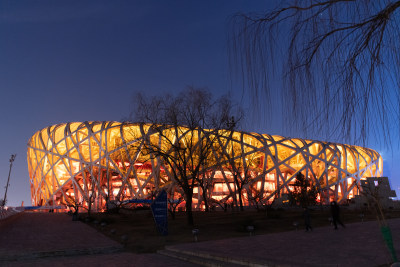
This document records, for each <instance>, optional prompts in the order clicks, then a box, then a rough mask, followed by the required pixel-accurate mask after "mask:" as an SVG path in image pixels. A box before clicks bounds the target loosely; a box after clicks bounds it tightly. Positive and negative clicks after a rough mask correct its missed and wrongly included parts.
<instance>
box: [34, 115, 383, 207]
mask: <svg viewBox="0 0 400 267" xmlns="http://www.w3.org/2000/svg"><path fill="white" fill-rule="evenodd" d="M151 129H152V127H151V125H150V124H135V123H120V122H72V123H64V124H57V125H53V126H50V127H47V128H44V129H42V130H40V131H38V132H36V133H35V134H34V135H33V136H32V137H31V139H30V140H29V142H28V151H27V161H28V168H29V175H30V185H31V198H32V204H33V205H39V206H54V205H71V203H75V204H76V203H78V204H79V205H82V206H83V207H88V206H89V205H90V206H91V208H92V209H93V210H97V211H103V210H105V207H106V203H107V202H108V201H110V202H113V201H114V202H115V203H117V202H118V203H123V202H124V201H126V200H129V199H151V198H153V197H154V195H155V194H156V193H157V192H159V191H160V190H161V189H165V190H166V191H167V193H168V198H169V199H179V198H181V197H182V195H183V190H182V188H181V187H180V186H179V185H178V183H177V181H176V179H175V177H176V176H174V173H176V170H175V169H174V165H172V164H167V163H168V162H166V160H165V157H161V156H159V155H154V154H153V155H152V153H153V152H152V150H151V149H148V146H146V144H150V143H151V144H152V145H153V146H165V147H167V148H166V151H168V142H166V141H165V138H166V137H167V136H168V133H167V132H168V131H170V132H172V131H174V133H175V136H177V134H178V132H179V137H178V139H179V140H180V141H179V142H182V145H183V146H185V145H187V146H188V145H189V143H188V142H187V140H186V139H185V138H187V136H189V135H190V136H191V142H192V143H191V144H192V146H193V147H199V146H200V145H201V144H202V143H203V142H204V140H203V139H202V138H200V136H208V137H207V138H209V137H210V136H211V135H212V136H213V138H214V139H213V140H214V141H213V142H214V143H213V145H212V146H210V153H208V154H207V158H206V159H205V160H204V161H202V164H201V169H200V170H199V172H198V173H199V174H198V176H199V179H198V180H199V181H206V182H205V183H201V184H200V183H197V182H194V183H193V184H194V188H193V198H192V207H193V208H194V209H197V210H204V208H205V203H208V205H215V206H221V207H223V206H225V207H226V205H231V204H232V203H236V204H237V201H238V199H241V201H243V205H244V206H251V205H253V204H254V203H256V202H259V203H260V204H265V203H271V202H272V201H273V200H274V199H278V198H280V197H281V196H283V195H285V194H287V193H289V192H290V191H291V190H293V181H294V180H295V178H296V175H297V174H298V173H300V172H301V173H302V174H303V175H304V176H305V177H306V178H307V179H310V181H312V184H313V185H314V186H316V188H317V189H318V199H319V201H321V202H323V203H329V202H330V201H333V200H335V201H338V202H344V201H346V200H347V199H350V198H352V197H354V196H355V195H358V194H359V193H360V192H359V190H360V184H361V180H364V179H365V178H366V177H381V176H382V158H381V156H380V155H379V154H378V153H377V152H376V151H374V150H372V149H368V148H363V147H358V146H350V145H346V144H337V143H330V142H322V141H316V140H303V139H296V138H285V137H282V136H277V135H268V134H258V133H249V132H241V131H235V132H233V131H228V130H218V131H211V130H189V129H187V128H185V127H179V128H178V127H170V128H169V127H165V134H162V135H161V134H160V132H157V131H152V130H151ZM163 133H164V132H163ZM181 137H182V138H181ZM174 140H175V141H176V139H174ZM185 140H186V141H185ZM199 140H201V141H199ZM193 141H194V143H193ZM196 142H197V143H196ZM171 151H172V150H171ZM193 151H194V150H193ZM171 153H173V152H171ZM193 153H194V152H193ZM191 156H193V155H191ZM235 179H236V182H235ZM238 194H240V198H239V196H238ZM181 206H182V207H184V202H182V203H181Z"/></svg>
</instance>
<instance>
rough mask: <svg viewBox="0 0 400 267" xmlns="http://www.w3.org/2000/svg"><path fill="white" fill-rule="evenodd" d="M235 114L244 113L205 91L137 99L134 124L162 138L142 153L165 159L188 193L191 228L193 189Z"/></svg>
mask: <svg viewBox="0 0 400 267" xmlns="http://www.w3.org/2000/svg"><path fill="white" fill-rule="evenodd" d="M235 113H241V111H240V109H239V108H235V107H234V104H233V102H232V101H231V99H230V98H229V96H222V97H221V98H219V99H217V100H213V98H212V94H211V93H210V92H208V91H207V90H205V89H195V88H188V89H187V90H185V91H183V92H181V93H180V94H179V95H178V96H172V95H162V96H156V97H145V96H144V95H143V94H140V93H139V94H137V95H136V96H135V98H134V110H133V112H132V116H131V117H132V120H134V121H135V122H143V123H150V125H151V126H150V129H149V132H152V133H156V136H158V140H154V139H153V140H146V141H145V142H144V143H143V144H142V145H143V147H142V148H141V150H142V151H143V152H142V153H148V154H149V155H151V157H158V158H161V159H162V161H163V162H164V163H165V164H166V166H167V168H168V171H169V172H170V173H171V174H172V176H173V178H174V181H175V182H176V183H177V185H179V187H180V188H181V189H182V191H183V193H184V196H183V197H184V199H185V205H186V214H187V218H188V224H190V225H193V216H192V198H193V188H194V187H195V186H196V185H197V184H198V183H197V181H198V180H199V179H200V177H201V176H200V174H201V171H202V169H203V168H206V167H207V166H205V164H207V159H209V158H211V157H212V153H213V152H212V151H213V149H214V145H215V144H216V140H217V138H218V135H219V134H220V133H221V131H223V129H224V126H226V122H227V121H228V119H230V118H231V117H232V115H234V114H235ZM237 118H238V119H239V118H241V116H237Z"/></svg>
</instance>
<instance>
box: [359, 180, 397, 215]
mask: <svg viewBox="0 0 400 267" xmlns="http://www.w3.org/2000/svg"><path fill="white" fill-rule="evenodd" d="M361 189H362V191H363V193H362V194H360V195H356V196H355V197H354V199H352V201H351V202H352V203H354V204H355V206H356V207H359V208H360V207H363V206H364V207H365V206H367V205H368V202H369V203H375V202H377V201H378V202H379V204H380V205H381V206H382V208H385V209H387V208H397V207H398V206H399V203H398V202H397V201H393V199H392V198H395V197H396V191H395V190H392V189H391V188H390V183H389V178H388V177H367V178H366V179H362V180H361Z"/></svg>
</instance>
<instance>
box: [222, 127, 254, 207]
mask: <svg viewBox="0 0 400 267" xmlns="http://www.w3.org/2000/svg"><path fill="white" fill-rule="evenodd" d="M234 134H235V131H233V129H232V130H230V133H229V139H230V140H231V141H230V142H221V138H220V139H219V141H220V146H221V147H224V149H223V156H224V158H225V159H226V162H227V163H226V170H227V171H228V172H229V173H230V174H231V175H232V178H233V183H234V190H232V198H233V201H234V203H235V204H236V206H237V207H238V208H239V209H240V211H243V210H244V209H243V190H244V188H245V187H246V186H248V184H249V183H250V182H251V180H252V179H254V177H255V176H256V175H257V166H256V165H257V162H258V160H259V155H258V154H257V153H254V152H249V151H246V150H247V149H246V146H245V145H244V142H243V134H240V135H239V136H240V139H238V140H237V139H236V138H237V137H234ZM236 134H238V133H237V132H236ZM224 143H225V146H224ZM224 175H225V174H224Z"/></svg>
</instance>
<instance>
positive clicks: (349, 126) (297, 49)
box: [230, 0, 400, 145]
mask: <svg viewBox="0 0 400 267" xmlns="http://www.w3.org/2000/svg"><path fill="white" fill-rule="evenodd" d="M278 3H279V6H278V7H276V8H275V9H273V10H272V9H271V10H272V11H271V10H270V11H266V12H265V13H262V14H237V15H235V16H234V17H233V20H232V25H233V30H232V31H231V33H232V36H231V38H230V40H231V45H230V48H231V50H230V55H231V56H230V59H231V60H232V61H231V66H233V67H238V68H237V69H236V71H239V73H240V74H242V77H243V81H244V82H247V84H245V85H246V87H248V88H250V89H251V90H252V91H251V92H252V95H253V96H254V97H253V98H254V99H257V98H258V96H259V95H260V93H261V92H265V94H266V97H265V98H266V99H270V98H272V99H273V97H274V96H275V97H276V96H277V95H278V96H277V97H281V102H280V103H281V104H282V106H284V107H285V109H284V114H283V115H284V118H283V120H285V121H286V122H288V123H287V124H286V126H288V127H289V128H291V129H292V130H296V131H298V130H302V131H303V134H304V135H306V136H307V135H311V136H312V137H313V138H315V136H321V134H322V135H323V136H321V137H324V138H330V139H338V140H342V141H348V142H352V143H361V144H364V143H365V142H367V141H368V138H369V137H377V136H380V138H379V140H380V141H381V143H382V144H384V145H388V144H391V143H392V140H393V136H394V135H397V134H398V131H399V129H400V127H399V122H400V112H399V107H400V86H399V85H400V79H399V74H400V68H399V67H400V64H399V63H400V54H399V53H398V52H399V50H400V49H399V48H400V42H399V36H400V28H399V25H400V24H399V22H400V21H399V20H400V16H399V10H400V9H399V7H400V1H393V0H302V1H298V0H288V1H278ZM277 79H282V80H283V85H282V90H281V92H280V93H278V94H277V93H276V90H277V88H276V86H273V85H272V84H271V83H270V82H271V81H274V80H275V81H276V80H277ZM274 85H276V84H275V83H274ZM261 101H264V98H263V99H262V100H261ZM265 101H267V100H265ZM273 106H274V105H268V104H267V105H263V107H273ZM270 111H271V110H270ZM393 129H395V131H394V130H393ZM321 137H320V138H321Z"/></svg>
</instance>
